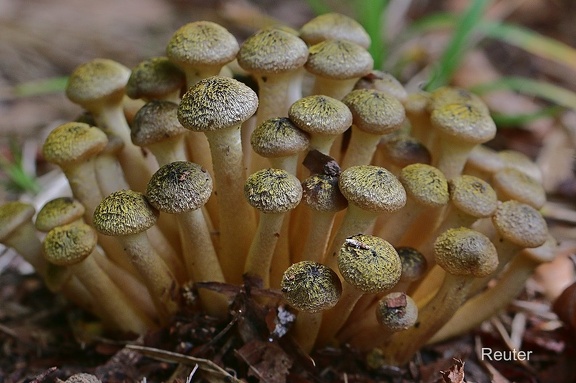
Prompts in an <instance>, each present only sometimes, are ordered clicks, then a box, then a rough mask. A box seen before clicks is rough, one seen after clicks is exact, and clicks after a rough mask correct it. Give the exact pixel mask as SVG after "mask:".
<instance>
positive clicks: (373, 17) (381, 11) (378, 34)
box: [356, 0, 389, 69]
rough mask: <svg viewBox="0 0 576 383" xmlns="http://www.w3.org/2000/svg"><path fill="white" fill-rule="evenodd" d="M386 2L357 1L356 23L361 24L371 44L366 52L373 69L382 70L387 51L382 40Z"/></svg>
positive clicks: (375, 0)
mask: <svg viewBox="0 0 576 383" xmlns="http://www.w3.org/2000/svg"><path fill="white" fill-rule="evenodd" d="M388 2H389V1H388V0H357V1H356V9H358V11H357V12H358V22H359V23H360V24H362V26H363V27H364V29H366V32H368V35H370V38H371V39H372V44H371V45H370V48H368V51H369V52H370V54H371V55H372V58H373V59H374V68H376V69H382V63H383V61H384V57H385V55H386V52H387V50H388V48H387V44H386V42H385V41H384V39H383V38H382V31H383V30H384V28H385V26H384V21H385V20H386V17H385V13H386V9H387V7H388Z"/></svg>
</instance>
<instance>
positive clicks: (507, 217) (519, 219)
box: [492, 200, 548, 247]
mask: <svg viewBox="0 0 576 383" xmlns="http://www.w3.org/2000/svg"><path fill="white" fill-rule="evenodd" d="M492 223H493V224H494V226H495V227H496V229H497V230H498V233H499V234H500V235H501V236H502V238H504V239H505V240H507V241H510V242H511V243H513V244H515V245H517V246H520V247H538V246H540V245H542V244H543V243H544V242H545V241H546V239H547V238H548V226H547V225H546V221H545V220H544V217H542V214H540V212H539V211H538V210H536V209H534V208H533V207H532V206H530V205H527V204H525V203H522V202H518V201H513V200H511V201H506V202H500V203H499V204H498V208H497V209H496V212H495V213H494V215H493V216H492Z"/></svg>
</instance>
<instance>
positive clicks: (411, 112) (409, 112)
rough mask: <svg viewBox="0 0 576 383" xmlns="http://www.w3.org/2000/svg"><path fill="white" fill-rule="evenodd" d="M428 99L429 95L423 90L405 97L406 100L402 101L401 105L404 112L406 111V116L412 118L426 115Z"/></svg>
mask: <svg viewBox="0 0 576 383" xmlns="http://www.w3.org/2000/svg"><path fill="white" fill-rule="evenodd" d="M430 98H431V96H430V93H428V92H426V91H423V90H422V91H418V92H415V93H409V94H408V95H407V96H406V99H405V100H403V101H402V105H404V110H405V111H406V116H408V118H411V117H412V116H421V115H422V114H423V113H427V109H428V104H429V103H430Z"/></svg>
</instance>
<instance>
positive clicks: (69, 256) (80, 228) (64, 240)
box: [42, 223, 98, 266]
mask: <svg viewBox="0 0 576 383" xmlns="http://www.w3.org/2000/svg"><path fill="white" fill-rule="evenodd" d="M97 242H98V236H97V235H96V231H94V229H93V228H92V227H91V226H90V225H87V224H85V223H75V224H68V225H63V226H58V227H55V228H54V229H52V230H50V231H49V232H48V234H46V237H45V238H44V242H43V243H42V250H43V251H44V257H46V260H48V262H50V263H53V264H55V265H58V266H71V265H75V264H77V263H80V262H82V261H83V260H84V259H85V258H86V257H88V256H89V255H90V254H91V253H92V251H94V249H95V248H96V243H97Z"/></svg>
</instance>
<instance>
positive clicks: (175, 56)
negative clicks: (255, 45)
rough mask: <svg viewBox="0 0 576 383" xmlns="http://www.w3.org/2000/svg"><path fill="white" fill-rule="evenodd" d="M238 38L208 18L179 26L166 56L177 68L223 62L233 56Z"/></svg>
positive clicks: (236, 50)
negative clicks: (207, 19)
mask: <svg viewBox="0 0 576 383" xmlns="http://www.w3.org/2000/svg"><path fill="white" fill-rule="evenodd" d="M238 49H239V46H238V41H237V40H236V37H234V35H232V34H231V33H230V32H228V30H226V28H224V27H222V26H221V25H218V24H216V23H213V22H211V21H196V22H192V23H188V24H186V25H184V26H182V27H180V28H179V29H178V30H177V31H176V32H174V34H173V35H172V38H171V39H170V41H169V42H168V45H167V47H166V56H168V58H169V59H170V61H172V62H173V63H174V64H176V65H178V66H179V67H180V68H185V67H187V66H198V67H201V66H215V65H224V64H226V63H228V62H230V61H232V60H234V58H235V57H236V54H237V53H238Z"/></svg>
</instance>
